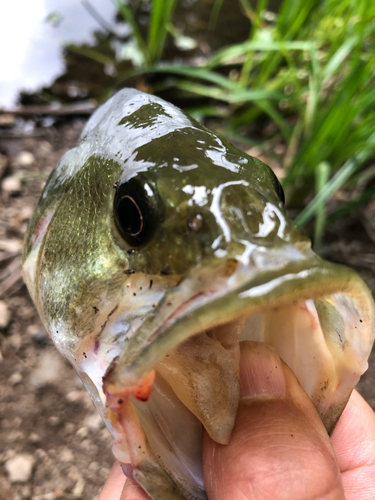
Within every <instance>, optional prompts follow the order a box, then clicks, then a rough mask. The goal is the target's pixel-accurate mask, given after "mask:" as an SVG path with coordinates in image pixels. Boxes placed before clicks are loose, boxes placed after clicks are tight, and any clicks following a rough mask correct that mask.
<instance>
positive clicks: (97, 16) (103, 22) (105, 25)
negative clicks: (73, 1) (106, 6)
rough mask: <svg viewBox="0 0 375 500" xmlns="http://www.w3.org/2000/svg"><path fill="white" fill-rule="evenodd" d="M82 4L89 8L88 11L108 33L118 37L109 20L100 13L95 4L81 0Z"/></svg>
mask: <svg viewBox="0 0 375 500" xmlns="http://www.w3.org/2000/svg"><path fill="white" fill-rule="evenodd" d="M81 3H82V5H83V6H84V8H85V9H86V10H87V12H88V13H89V14H90V15H91V16H92V17H93V18H94V19H95V21H97V22H98V23H99V24H100V26H101V27H102V28H103V29H105V30H106V31H107V32H108V33H110V34H111V35H113V36H115V37H116V38H118V34H117V33H115V32H114V31H113V29H112V26H110V25H109V24H108V23H107V21H106V20H105V19H104V18H103V17H102V16H101V15H100V14H99V12H98V11H97V10H96V9H95V7H94V6H93V5H91V3H90V2H89V1H88V0H81Z"/></svg>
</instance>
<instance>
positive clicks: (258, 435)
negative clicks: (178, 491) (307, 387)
mask: <svg viewBox="0 0 375 500" xmlns="http://www.w3.org/2000/svg"><path fill="white" fill-rule="evenodd" d="M240 345H241V361H240V379H241V397H240V403H239V407H238V413H237V418H236V422H235V426H234V429H233V434H232V437H231V441H230V443H229V444H228V445H220V444H218V443H216V442H215V441H213V440H212V439H211V438H210V437H209V436H208V434H207V433H205V436H204V440H203V464H204V465H203V472H204V482H205V485H206V490H207V493H208V498H209V499H210V500H228V499H229V498H230V499H231V500H265V499H268V498H269V499H271V498H272V500H313V499H316V500H317V499H319V500H343V499H345V496H344V491H343V486H342V481H341V475H340V471H339V467H338V465H337V462H336V458H335V455H334V452H333V449H332V446H331V443H330V439H329V437H328V435H327V432H326V430H325V428H324V426H323V424H322V422H321V420H320V418H319V416H318V414H317V412H316V410H315V408H314V406H313V404H312V403H311V401H310V399H309V398H308V396H307V395H306V393H305V392H304V391H303V389H302V388H301V386H300V385H299V383H298V382H297V379H296V378H295V376H294V374H293V372H292V371H291V370H290V368H289V367H288V366H287V365H286V364H285V363H284V362H283V361H281V360H280V358H279V357H278V356H277V354H276V352H275V351H274V350H273V349H272V348H271V347H268V346H266V345H263V344H258V343H256V342H242V343H241V344H240Z"/></svg>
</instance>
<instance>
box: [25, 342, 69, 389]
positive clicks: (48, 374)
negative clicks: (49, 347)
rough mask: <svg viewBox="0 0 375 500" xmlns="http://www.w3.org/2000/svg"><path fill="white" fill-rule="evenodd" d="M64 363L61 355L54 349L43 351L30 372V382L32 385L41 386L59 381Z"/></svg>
mask: <svg viewBox="0 0 375 500" xmlns="http://www.w3.org/2000/svg"><path fill="white" fill-rule="evenodd" d="M63 369H64V365H63V361H62V358H61V356H60V355H59V354H58V353H55V352H54V351H45V352H43V353H42V354H41V355H40V357H39V360H38V364H37V366H36V368H34V370H33V371H32V372H31V374H30V383H31V385H32V386H34V387H43V386H45V385H47V384H53V383H55V382H60V381H61V373H63Z"/></svg>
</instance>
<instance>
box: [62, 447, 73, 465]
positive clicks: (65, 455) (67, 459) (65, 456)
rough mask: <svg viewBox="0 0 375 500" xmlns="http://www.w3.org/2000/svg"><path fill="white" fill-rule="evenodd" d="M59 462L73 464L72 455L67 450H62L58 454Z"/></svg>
mask: <svg viewBox="0 0 375 500" xmlns="http://www.w3.org/2000/svg"><path fill="white" fill-rule="evenodd" d="M60 460H61V462H73V460H74V455H73V453H72V451H71V450H69V448H63V449H62V450H61V452H60Z"/></svg>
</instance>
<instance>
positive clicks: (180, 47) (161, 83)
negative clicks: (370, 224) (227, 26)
mask: <svg viewBox="0 0 375 500" xmlns="http://www.w3.org/2000/svg"><path fill="white" fill-rule="evenodd" d="M113 1H114V3H115V4H116V6H117V8H118V12H119V16H120V17H121V18H122V20H123V21H125V22H126V24H127V25H128V26H129V27H130V30H131V33H130V36H129V37H128V38H127V39H126V40H120V39H119V40H118V43H117V50H116V51H114V52H113V54H104V53H103V52H100V51H99V50H97V49H95V48H90V47H85V48H82V47H80V48H78V47H76V46H70V50H73V51H74V50H75V51H77V52H80V54H81V55H82V54H83V55H85V56H86V57H88V58H91V59H94V60H95V61H96V62H99V63H102V64H103V65H104V66H106V67H107V68H108V65H112V66H114V67H116V65H117V70H116V75H114V76H113V79H112V83H111V85H110V89H109V90H110V92H114V91H115V90H117V89H118V88H120V87H123V86H127V85H129V84H130V85H137V81H138V83H139V81H140V80H137V78H138V79H139V78H142V80H141V81H142V82H146V83H143V85H146V87H147V85H150V89H151V90H152V91H154V92H155V93H160V92H163V91H165V90H168V91H172V90H173V92H174V94H173V95H176V92H177V93H178V95H179V99H178V105H179V106H180V107H183V108H184V109H186V111H188V112H190V113H191V114H192V115H193V116H194V117H195V118H197V119H198V120H200V121H203V122H206V121H207V119H210V120H211V121H212V120H214V123H215V127H216V128H217V130H218V131H219V132H220V133H221V134H222V135H224V136H226V137H227V138H229V139H231V140H235V141H236V142H237V143H240V144H242V145H243V146H244V147H245V148H249V146H253V147H254V146H256V147H257V148H258V150H260V151H261V152H263V153H264V155H266V156H267V157H269V158H272V166H274V167H275V166H276V170H277V173H278V174H280V172H281V174H282V175H281V176H282V177H283V178H282V182H283V185H284V188H285V189H286V191H287V194H288V197H289V200H290V201H289V203H290V204H291V205H296V206H301V205H302V204H305V203H306V202H307V201H308V200H311V201H310V203H309V204H308V205H307V207H306V208H305V209H304V210H303V211H302V212H301V213H300V215H299V216H298V217H297V219H296V221H297V223H298V224H301V225H304V224H306V223H307V222H308V221H309V220H310V219H312V218H314V217H315V218H316V220H317V224H316V228H315V237H316V240H317V241H321V238H322V234H323V231H324V226H325V224H326V222H327V220H328V221H329V220H330V218H332V217H337V216H338V215H340V214H341V213H345V207H344V208H343V207H340V211H339V212H337V213H333V214H332V213H331V212H332V211H331V210H328V213H327V209H326V203H327V201H328V200H329V199H331V198H332V197H333V196H336V197H337V193H338V191H339V190H340V196H341V198H345V200H346V201H347V207H346V208H347V210H351V209H352V208H353V207H354V206H357V205H358V204H360V203H362V202H364V201H366V200H368V199H369V198H370V197H371V196H372V195H373V191H374V189H373V187H371V182H373V180H374V178H375V170H374V169H371V168H368V165H369V162H370V161H371V159H372V158H374V152H375V93H374V91H373V87H374V76H375V73H374V68H375V43H374V42H375V35H374V32H375V23H374V19H375V3H374V2H373V1H372V0H357V1H356V2H352V1H351V0H319V1H317V0H283V1H282V2H281V3H280V5H279V8H278V9H274V10H276V12H274V11H271V10H270V6H269V5H268V1H267V0H258V3H257V4H256V6H254V5H253V4H252V3H250V2H249V0H238V1H239V4H240V9H241V11H242V14H241V15H242V16H243V17H244V19H246V20H247V21H250V22H249V25H250V29H249V33H248V38H247V39H246V40H243V41H242V42H240V43H234V44H231V45H229V46H226V47H222V48H220V49H219V50H214V51H212V50H210V47H208V48H207V47H205V50H200V49H201V48H202V47H201V46H202V45H203V44H202V40H196V39H194V38H192V37H191V36H189V34H188V33H183V32H182V31H181V28H180V27H179V26H177V25H176V23H175V21H174V20H175V13H176V9H177V10H178V8H179V3H178V2H177V1H176V0H148V1H147V0H143V1H142V2H141V4H142V6H143V10H144V11H146V12H147V22H146V23H145V22H143V23H140V16H139V15H138V14H139V5H140V4H139V3H137V2H133V3H129V2H126V0H113ZM233 1H234V0H233ZM197 3H199V2H196V3H195V4H192V5H191V9H192V10H194V9H195V8H196V5H197ZM145 5H146V7H147V8H146V9H145V8H144V7H145ZM224 7H225V2H224V3H223V0H216V1H215V2H214V3H213V4H212V8H211V17H210V20H209V29H210V30H211V32H213V31H215V29H216V22H217V19H218V16H219V15H220V13H221V10H222V9H223V8H224ZM227 8H228V6H227ZM229 8H230V7H229ZM137 13H138V14H137ZM171 40H172V42H173V43H174V45H175V49H176V50H175V52H174V53H173V55H172V56H170V55H169V56H168V57H167V56H166V47H167V45H168V44H169V45H170V44H171ZM194 49H195V50H194ZM183 51H185V52H186V51H188V55H189V57H188V58H186V57H182V56H181V53H182V52H183ZM189 51H190V52H189ZM124 60H127V61H128V62H129V61H130V62H131V67H127V68H126V69H125V70H122V69H121V65H120V63H121V62H123V61H124ZM181 60H183V61H184V62H183V64H182V63H181ZM155 75H157V78H156V79H155ZM134 79H135V80H134ZM192 97H193V98H199V99H198V100H197V101H196V102H197V103H198V104H197V105H195V106H194V107H193V108H192V107H191V102H192V101H191V98H192ZM270 123H272V124H273V125H272V126H271V129H272V133H267V126H268V128H270V127H269V124H270ZM254 131H255V132H254ZM256 131H258V132H256ZM369 186H370V187H369ZM372 186H373V184H372ZM369 193H371V194H369Z"/></svg>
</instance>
